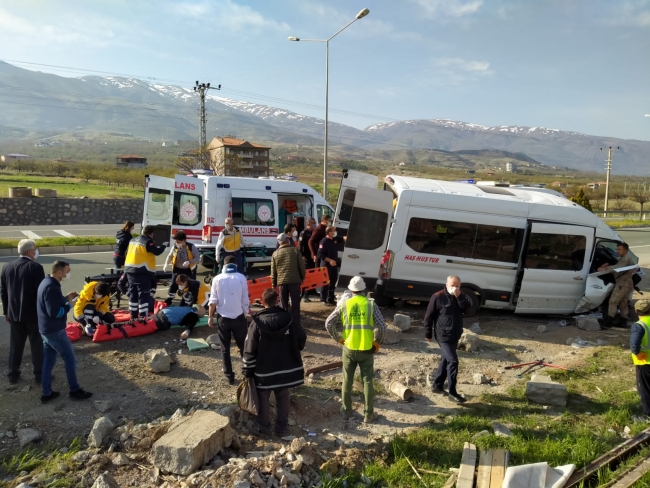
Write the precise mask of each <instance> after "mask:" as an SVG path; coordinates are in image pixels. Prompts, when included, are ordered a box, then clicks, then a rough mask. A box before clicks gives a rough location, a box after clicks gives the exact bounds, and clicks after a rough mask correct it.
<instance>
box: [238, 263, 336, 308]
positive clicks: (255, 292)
mask: <svg viewBox="0 0 650 488" xmlns="http://www.w3.org/2000/svg"><path fill="white" fill-rule="evenodd" d="M247 283H248V299H249V300H250V302H251V303H258V304H261V303H262V293H264V290H266V289H267V288H272V286H271V277H270V276H265V277H263V278H256V279H253V280H248V282H247ZM329 283H330V277H329V273H328V272H327V268H325V267H322V268H312V269H308V270H307V272H306V273H305V279H304V281H303V282H302V286H301V287H300V289H301V290H302V291H306V290H313V289H314V288H320V287H321V286H325V285H329Z"/></svg>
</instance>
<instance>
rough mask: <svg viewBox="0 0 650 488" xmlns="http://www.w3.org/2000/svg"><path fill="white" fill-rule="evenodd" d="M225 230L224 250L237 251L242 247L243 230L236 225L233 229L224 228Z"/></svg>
mask: <svg viewBox="0 0 650 488" xmlns="http://www.w3.org/2000/svg"><path fill="white" fill-rule="evenodd" d="M221 232H223V250H224V251H226V252H236V251H239V249H240V248H241V232H239V229H238V228H237V227H235V228H234V229H233V230H232V231H230V232H229V231H228V230H227V229H224V230H222V231H221Z"/></svg>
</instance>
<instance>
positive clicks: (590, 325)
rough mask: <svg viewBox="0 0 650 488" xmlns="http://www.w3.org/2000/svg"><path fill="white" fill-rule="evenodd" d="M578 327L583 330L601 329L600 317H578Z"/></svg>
mask: <svg viewBox="0 0 650 488" xmlns="http://www.w3.org/2000/svg"><path fill="white" fill-rule="evenodd" d="M576 327H578V329H583V330H600V324H599V323H598V319H594V318H592V317H584V318H576Z"/></svg>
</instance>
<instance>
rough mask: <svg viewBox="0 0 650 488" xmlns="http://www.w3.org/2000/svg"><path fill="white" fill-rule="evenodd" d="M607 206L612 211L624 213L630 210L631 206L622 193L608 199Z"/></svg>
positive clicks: (614, 194)
mask: <svg viewBox="0 0 650 488" xmlns="http://www.w3.org/2000/svg"><path fill="white" fill-rule="evenodd" d="M609 206H610V207H611V209H612V210H618V211H624V210H630V209H631V208H632V204H631V203H630V202H628V201H627V198H626V196H625V195H623V194H622V193H613V194H612V195H611V196H610V197H609Z"/></svg>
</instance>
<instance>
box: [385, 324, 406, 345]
mask: <svg viewBox="0 0 650 488" xmlns="http://www.w3.org/2000/svg"><path fill="white" fill-rule="evenodd" d="M401 340H402V330H401V329H398V328H397V327H395V326H394V325H387V326H386V334H385V335H384V344H397V343H398V342H399V341H401Z"/></svg>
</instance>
